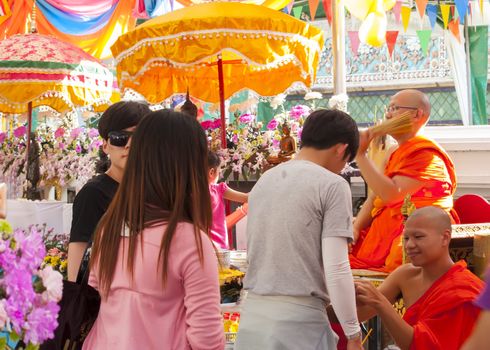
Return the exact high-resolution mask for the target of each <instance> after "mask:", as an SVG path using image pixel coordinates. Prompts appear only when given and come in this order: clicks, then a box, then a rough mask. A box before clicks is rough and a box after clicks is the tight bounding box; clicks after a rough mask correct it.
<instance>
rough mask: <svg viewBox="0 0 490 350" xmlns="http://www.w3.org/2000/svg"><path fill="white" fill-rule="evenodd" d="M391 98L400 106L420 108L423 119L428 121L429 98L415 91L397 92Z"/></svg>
mask: <svg viewBox="0 0 490 350" xmlns="http://www.w3.org/2000/svg"><path fill="white" fill-rule="evenodd" d="M393 97H396V98H397V101H398V103H399V104H400V105H402V106H410V107H417V108H420V109H421V110H422V111H423V112H424V117H425V118H426V119H427V120H428V119H429V116H430V101H429V97H427V95H426V94H424V93H423V92H422V91H419V90H415V89H406V90H402V91H400V92H398V93H397V94H395V95H394V96H393Z"/></svg>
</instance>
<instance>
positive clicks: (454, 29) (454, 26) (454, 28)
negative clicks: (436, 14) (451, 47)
mask: <svg viewBox="0 0 490 350" xmlns="http://www.w3.org/2000/svg"><path fill="white" fill-rule="evenodd" d="M448 28H449V30H450V31H451V33H453V35H454V37H455V38H456V39H458V41H459V42H461V38H460V37H459V18H456V19H453V20H452V21H451V22H449V24H448Z"/></svg>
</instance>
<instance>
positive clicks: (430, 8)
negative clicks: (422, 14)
mask: <svg viewBox="0 0 490 350" xmlns="http://www.w3.org/2000/svg"><path fill="white" fill-rule="evenodd" d="M426 11H427V16H429V21H430V26H431V27H432V30H434V27H435V25H436V19H437V5H435V4H429V5H427V8H426Z"/></svg>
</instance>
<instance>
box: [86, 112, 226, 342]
mask: <svg viewBox="0 0 490 350" xmlns="http://www.w3.org/2000/svg"><path fill="white" fill-rule="evenodd" d="M207 152H208V149H207V140H206V135H205V134H204V131H203V129H202V127H201V125H200V124H199V123H198V122H197V121H196V119H195V118H193V117H191V116H189V115H186V114H183V113H179V112H174V111H171V110H161V111H156V112H152V113H150V114H149V115H147V116H146V117H145V118H144V119H143V120H142V122H141V123H140V124H139V125H138V129H137V130H136V132H135V134H134V136H133V139H132V144H131V149H130V151H129V157H128V162H127V166H126V171H125V173H124V176H123V179H122V182H121V186H119V189H118V191H117V193H116V196H115V197H114V201H112V203H111V204H110V206H109V208H108V209H107V213H106V214H105V215H104V216H103V217H102V219H101V221H100V225H99V226H98V227H97V230H96V233H95V236H94V246H93V250H92V259H91V261H90V264H91V267H90V278H89V284H90V285H92V286H93V287H94V288H96V289H98V291H99V293H100V296H101V304H100V311H99V314H98V316H97V320H96V321H95V324H94V326H93V327H92V329H91V331H90V333H89V334H88V336H87V339H86V340H85V342H84V344H83V349H90V350H98V349H104V350H105V349H118V350H126V349H127V350H129V349H147V350H152V349H155V350H158V349H166V350H190V349H207V350H222V349H223V348H224V334H223V325H222V323H221V315H220V305H219V302H220V294H219V285H218V284H219V283H218V261H217V257H216V254H215V251H214V249H213V244H212V242H211V239H210V237H209V236H208V234H207V232H208V231H209V227H210V224H211V221H212V216H211V202H210V197H209V189H208V177H207V172H208V169H207V167H208V164H207Z"/></svg>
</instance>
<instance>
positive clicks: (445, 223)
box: [406, 207, 451, 233]
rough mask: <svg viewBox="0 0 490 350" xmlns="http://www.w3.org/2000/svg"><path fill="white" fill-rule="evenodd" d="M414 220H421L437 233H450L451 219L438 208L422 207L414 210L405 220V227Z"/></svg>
mask: <svg viewBox="0 0 490 350" xmlns="http://www.w3.org/2000/svg"><path fill="white" fill-rule="evenodd" d="M414 220H417V221H419V220H423V221H424V223H425V224H426V225H427V226H428V227H431V228H433V229H435V230H436V231H437V232H441V233H442V232H445V231H449V232H451V219H450V218H449V215H448V213H447V212H446V211H445V210H443V209H441V208H439V207H423V208H419V209H417V210H415V211H414V212H413V213H412V214H411V215H410V216H409V217H408V219H407V222H406V225H407V226H408V225H410V222H413V221H414Z"/></svg>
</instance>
